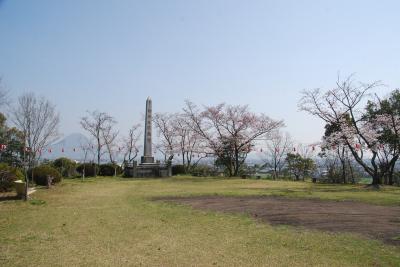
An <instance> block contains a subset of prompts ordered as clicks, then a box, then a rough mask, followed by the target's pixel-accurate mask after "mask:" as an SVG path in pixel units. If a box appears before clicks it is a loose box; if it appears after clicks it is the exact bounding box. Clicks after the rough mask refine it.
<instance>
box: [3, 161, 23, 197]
mask: <svg viewBox="0 0 400 267" xmlns="http://www.w3.org/2000/svg"><path fill="white" fill-rule="evenodd" d="M16 180H24V175H23V173H22V171H21V170H19V169H18V168H14V167H10V166H8V165H7V164H6V163H0V192H7V191H10V190H11V189H12V188H13V187H14V181H16Z"/></svg>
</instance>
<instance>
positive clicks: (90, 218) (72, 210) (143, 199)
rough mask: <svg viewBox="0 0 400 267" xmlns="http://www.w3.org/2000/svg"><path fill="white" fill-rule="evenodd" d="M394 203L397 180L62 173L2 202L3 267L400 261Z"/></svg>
mask: <svg viewBox="0 0 400 267" xmlns="http://www.w3.org/2000/svg"><path fill="white" fill-rule="evenodd" d="M268 205H269V206H268ZM399 209H400V188H396V187H383V188H382V189H381V190H379V191H377V190H371V189H368V188H366V187H365V186H363V185H324V184H312V183H309V182H284V181H266V180H243V179H219V178H193V177H172V178H168V179H123V178H112V177H107V178H91V179H87V180H86V181H84V182H82V181H80V180H79V179H71V180H64V181H63V182H62V183H61V184H60V185H57V186H55V187H53V188H52V189H44V188H43V189H38V190H37V192H35V193H34V194H33V195H32V199H31V200H30V201H28V202H22V201H19V200H12V199H10V198H3V199H2V200H0V214H1V216H0V266H141V265H142V266H400V245H399V244H398V243H397V242H398V240H400V235H398V233H399V232H400V227H399V232H397V231H396V228H395V227H396V226H399V225H400V221H399V218H400V216H399V214H400V213H399ZM304 214H307V216H304ZM368 217H369V218H371V221H372V223H369V222H370V220H368ZM310 218H311V219H310ZM312 218H314V219H312ZM323 218H328V220H326V219H323ZM357 218H358V219H357ZM375 220H376V221H375ZM327 221H331V223H327ZM357 223H359V225H360V227H356V226H357V225H356V224H357Z"/></svg>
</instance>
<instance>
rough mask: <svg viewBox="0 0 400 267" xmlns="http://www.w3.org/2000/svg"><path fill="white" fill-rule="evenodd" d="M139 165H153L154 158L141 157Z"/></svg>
mask: <svg viewBox="0 0 400 267" xmlns="http://www.w3.org/2000/svg"><path fill="white" fill-rule="evenodd" d="M140 163H142V164H149V163H150V164H151V163H154V157H149V156H143V157H142V158H141V161H140Z"/></svg>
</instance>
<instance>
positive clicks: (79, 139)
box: [42, 133, 89, 161]
mask: <svg viewBox="0 0 400 267" xmlns="http://www.w3.org/2000/svg"><path fill="white" fill-rule="evenodd" d="M88 141H89V139H88V138H87V137H86V136H84V135H83V134H80V133H73V134H70V135H68V136H66V137H64V138H63V139H61V140H60V141H58V142H56V143H54V144H52V145H50V146H48V147H47V148H46V149H45V151H43V152H42V159H56V158H60V157H66V158H70V159H74V160H79V161H80V160H82V159H83V158H84V153H83V151H82V149H81V146H82V145H86V144H88Z"/></svg>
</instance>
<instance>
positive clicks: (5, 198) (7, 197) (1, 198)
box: [0, 193, 21, 202]
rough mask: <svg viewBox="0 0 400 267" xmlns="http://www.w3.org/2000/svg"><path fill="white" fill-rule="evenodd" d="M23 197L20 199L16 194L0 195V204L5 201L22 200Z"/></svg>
mask: <svg viewBox="0 0 400 267" xmlns="http://www.w3.org/2000/svg"><path fill="white" fill-rule="evenodd" d="M20 199H21V197H19V196H18V195H17V194H15V193H4V194H3V193H2V194H0V202H4V201H11V200H20Z"/></svg>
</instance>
